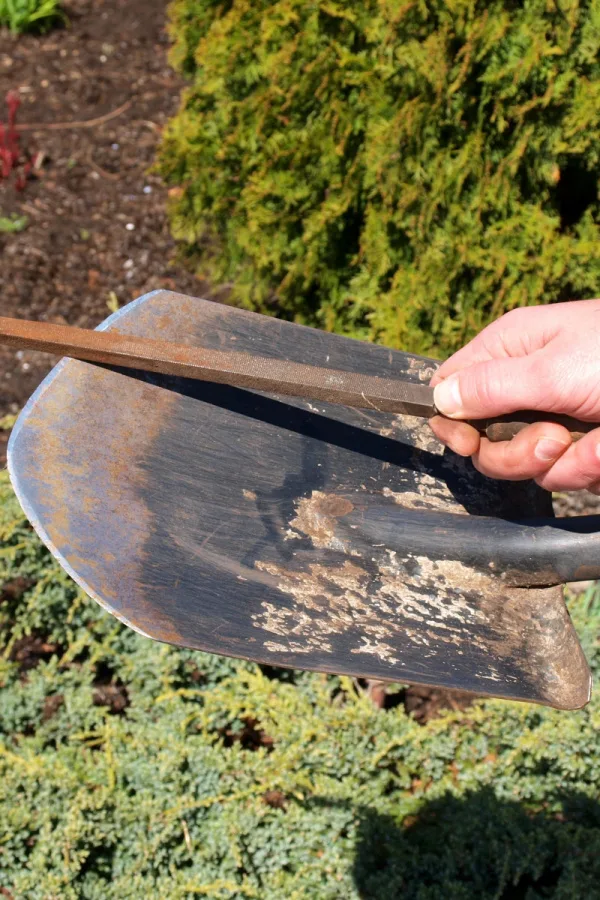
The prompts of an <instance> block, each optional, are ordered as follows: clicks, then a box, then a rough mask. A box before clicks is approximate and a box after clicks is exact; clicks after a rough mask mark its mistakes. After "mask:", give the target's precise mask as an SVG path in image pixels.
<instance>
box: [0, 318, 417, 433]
mask: <svg viewBox="0 0 600 900" xmlns="http://www.w3.org/2000/svg"><path fill="white" fill-rule="evenodd" d="M0 344H6V345H8V346H13V347H23V348H24V347H27V348H29V349H32V350H43V351H46V352H47V353H56V354H58V355H60V356H63V355H64V356H70V357H72V358H74V359H81V360H87V361H89V362H96V363H102V364H104V365H114V366H119V367H121V368H127V369H143V370H144V371H145V372H157V373H160V374H162V375H175V376H177V377H180V378H194V379H198V380H200V381H210V382H213V383H214V384H229V385H232V386H233V387H239V388H246V389H249V390H257V391H270V392H275V393H277V394H281V395H284V396H288V397H304V398H305V399H307V400H322V401H325V402H328V403H342V404H344V405H346V406H352V407H356V408H358V409H361V408H366V409H376V410H378V411H380V412H395V413H404V414H406V415H412V416H424V417H429V418H430V417H431V416H433V415H435V407H434V405H433V390H432V388H430V387H428V385H425V384H411V383H410V382H408V381H401V380H400V379H398V378H380V377H379V376H377V375H362V374H361V373H358V372H348V371H342V370H339V369H333V368H325V367H322V366H309V365H306V364H304V363H297V362H290V361H288V360H280V359H273V358H268V357H261V356H254V355H252V354H250V353H239V352H237V351H235V350H226V351H223V350H215V349H208V348H204V347H189V346H182V345H181V344H176V343H173V342H169V341H163V340H155V339H153V338H148V337H137V336H135V335H128V334H119V333H118V332H98V331H89V330H87V329H85V328H72V327H70V326H68V325H52V324H48V323H45V322H29V321H25V320H22V319H8V318H5V317H2V316H0Z"/></svg>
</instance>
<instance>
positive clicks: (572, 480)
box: [431, 300, 600, 494]
mask: <svg viewBox="0 0 600 900" xmlns="http://www.w3.org/2000/svg"><path fill="white" fill-rule="evenodd" d="M431 384H432V386H434V388H435V390H434V400H435V405H436V406H437V408H438V410H439V411H440V412H441V413H443V416H448V417H449V418H443V417H442V416H436V417H435V418H434V419H432V420H431V427H432V429H433V431H434V432H435V434H436V436H437V437H438V438H439V439H440V440H441V441H443V443H445V444H446V445H447V446H448V447H450V449H452V450H454V452H455V453H458V454H460V455H461V456H471V457H473V463H474V465H475V467H476V468H477V469H478V470H479V471H480V472H482V473H483V474H484V475H488V476H489V477H491V478H500V479H510V480H522V479H526V478H533V479H534V480H535V481H536V482H537V483H538V484H539V485H540V486H541V487H543V488H545V489H546V490H548V491H573V490H580V489H582V488H587V489H588V490H591V491H593V492H594V493H597V494H600V427H599V428H598V429H595V430H593V431H591V432H589V434H586V435H585V436H584V437H582V438H581V439H580V440H579V441H576V442H573V441H572V440H571V436H570V434H569V432H568V431H567V429H566V428H564V427H563V426H562V425H556V424H552V423H545V422H537V423H536V424H534V425H528V426H527V427H526V428H525V429H523V431H521V432H520V433H519V434H518V435H517V436H516V437H514V438H513V439H512V440H511V441H502V442H500V443H492V442H491V441H489V440H487V438H485V437H481V436H480V435H479V432H478V431H476V429H475V428H473V427H472V426H471V425H469V424H467V423H466V422H461V421H457V420H460V419H484V418H489V417H492V416H498V415H503V414H505V413H512V412H517V411H519V410H524V409H532V410H539V411H543V412H553V413H564V414H567V415H570V416H573V417H575V418H577V419H583V420H585V421H588V422H598V423H599V426H600V300H577V301H573V302H571V303H557V304H555V305H552V306H537V307H525V308H522V309H515V310H513V311H512V312H509V313H507V314H506V315H505V316H502V318H501V319H498V320H497V321H496V322H494V323H492V324H491V325H489V326H488V327H487V328H485V329H484V330H483V331H482V332H481V334H479V335H478V336H477V337H476V338H474V339H473V340H472V341H471V342H470V343H469V344H467V345H466V347H463V349H462V350H459V351H458V353H455V354H454V356H452V357H450V359H448V360H447V361H446V362H445V363H443V364H442V365H441V366H440V368H439V369H438V371H437V372H436V374H435V375H434V377H433V379H432V381H431Z"/></svg>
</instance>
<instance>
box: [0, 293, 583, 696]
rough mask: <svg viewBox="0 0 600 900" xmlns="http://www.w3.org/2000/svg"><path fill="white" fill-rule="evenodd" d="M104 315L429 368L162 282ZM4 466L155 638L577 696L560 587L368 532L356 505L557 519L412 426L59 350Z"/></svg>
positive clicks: (503, 690) (83, 577)
mask: <svg viewBox="0 0 600 900" xmlns="http://www.w3.org/2000/svg"><path fill="white" fill-rule="evenodd" d="M101 327H102V328H109V329H112V328H114V329H118V330H119V331H121V332H125V333H131V334H136V335H140V336H160V337H161V338H164V339H166V340H171V341H180V342H181V343H185V344H190V345H193V344H196V345H201V346H205V347H210V348H215V349H223V350H229V349H232V350H241V351H246V352H253V353H257V354H260V355H261V356H267V357H272V358H278V359H290V360H295V361H298V362H307V363H310V364H312V365H320V366H330V367H332V368H339V369H344V368H345V369H351V370H352V371H357V372H363V373H365V374H373V375H383V376H387V377H404V378H408V379H409V380H411V381H413V382H414V383H426V382H428V381H429V379H430V377H431V375H432V373H433V371H434V368H435V363H434V362H433V361H432V360H427V359H423V358H418V357H414V356H409V355H407V354H404V353H399V352H396V351H391V350H388V349H386V348H383V347H378V346H374V345H370V344H365V343H362V342H359V341H353V340H350V339H347V338H342V337H339V336H335V335H330V334H324V333H322V332H319V331H316V330H314V329H309V328H304V327H302V326H298V325H293V324H291V323H285V322H280V321H277V320H274V319H270V318H266V317H263V316H258V315H256V314H254V313H250V312H245V311H240V310H235V309H232V308H230V307H225V306H221V305H217V304H214V303H210V302H208V301H204V300H198V299H194V298H190V297H184V296H182V295H178V294H174V293H170V292H166V291H156V292H154V293H152V294H149V295H146V296H145V297H142V298H140V299H139V300H137V301H135V302H134V303H132V304H130V305H129V306H127V307H125V308H124V309H122V310H120V311H119V312H118V313H115V314H114V315H113V316H111V317H110V318H109V319H108V320H107V321H106V322H105V323H104V324H103V326H101ZM8 460H9V470H10V474H11V478H12V482H13V485H14V487H15V490H16V492H17V495H18V497H19V499H20V501H21V503H22V505H23V507H24V509H25V512H26V513H27V515H28V517H29V519H30V521H31V522H32V524H33V526H34V527H35V529H36V530H37V532H38V533H39V535H40V537H41V538H42V540H43V541H44V542H45V543H46V545H47V546H48V547H49V548H50V550H51V551H52V552H53V553H54V554H55V556H56V557H57V558H58V559H59V560H60V562H61V563H62V565H63V566H64V567H65V569H66V570H67V571H68V572H69V573H70V574H71V575H72V577H73V578H74V579H75V580H76V581H77V582H78V583H79V584H80V585H81V587H82V588H83V589H84V590H85V591H86V592H87V593H88V594H89V595H90V596H91V597H93V598H94V599H95V600H97V601H98V602H99V603H100V604H101V605H102V606H104V607H105V608H106V609H108V610H109V611H110V612H111V613H113V614H114V615H115V616H117V618H119V619H120V620H121V621H123V622H125V623H126V624H127V625H129V626H130V627H132V628H134V629H135V630H137V631H139V632H140V633H142V634H144V635H147V636H148V637H151V638H154V639H156V640H160V641H166V642H168V643H172V644H176V645H179V646H185V647H192V648H197V649H200V650H205V651H208V652H212V653H220V654H224V655H229V656H236V657H243V658H247V659H251V660H256V661H258V662H260V663H265V664H269V665H272V666H287V667H293V668H301V669H310V670H316V671H322V672H334V673H338V674H351V675H355V676H362V677H366V678H372V679H381V680H384V681H396V682H398V681H400V682H404V683H419V684H426V685H437V686H442V687H447V688H456V689H460V690H465V691H471V692H474V693H478V694H485V695H492V696H499V697H507V698H513V699H519V700H529V701H533V702H537V703H543V704H548V705H552V706H556V707H559V708H565V709H571V708H577V707H580V706H582V705H584V704H585V703H586V702H587V701H588V699H589V694H590V673H589V668H588V666H587V663H586V661H585V658H584V656H583V653H582V651H581V647H580V645H579V641H578V638H577V635H576V633H575V631H574V629H573V626H572V624H571V621H570V619H569V615H568V612H567V610H566V607H565V604H564V601H563V597H562V590H561V588H559V587H551V588H543V589H540V588H527V587H507V586H506V585H505V584H504V583H503V581H502V577H501V573H494V572H491V571H489V570H483V569H474V568H469V567H468V566H465V565H464V564H463V563H461V562H460V560H459V559H458V558H457V559H456V560H453V559H448V552H447V549H446V552H445V556H444V558H443V559H442V558H437V557H436V549H435V533H434V532H435V529H432V542H431V548H430V550H428V552H427V553H421V554H414V553H412V552H409V551H407V552H405V553H403V552H402V548H401V547H400V548H398V546H395V547H394V549H391V548H390V547H388V546H386V545H385V541H383V542H378V541H377V540H376V539H374V536H373V534H370V535H369V538H368V539H367V538H365V536H364V534H363V531H362V530H361V527H360V522H361V510H362V509H366V508H369V509H371V510H372V509H373V508H374V507H381V509H383V510H385V509H386V508H387V509H392V508H394V509H397V508H398V507H403V508H406V509H410V510H420V511H422V512H423V513H427V511H433V512H445V513H448V512H450V513H456V514H457V515H482V516H486V515H487V516H494V515H495V516H506V517H512V518H515V517H517V518H518V517H532V516H540V515H551V507H550V500H549V496H548V495H547V494H545V493H544V492H543V491H541V490H540V489H538V488H537V487H536V486H535V485H533V484H531V483H518V484H508V483H506V482H504V483H495V482H492V481H490V480H488V479H486V478H483V477H482V476H481V475H479V474H478V473H477V472H476V471H475V470H474V469H473V467H472V466H471V464H470V462H469V461H468V460H462V459H459V458H457V457H456V456H454V455H453V454H451V453H448V452H446V451H445V450H444V448H443V447H442V446H441V445H440V444H439V443H438V442H437V441H436V439H435V438H434V436H433V434H432V433H431V432H430V430H429V428H428V426H427V424H426V423H425V422H424V421H423V420H421V419H415V418H409V417H402V416H397V415H392V414H387V413H382V412H379V411H378V410H376V409H373V410H366V411H365V410H352V409H347V408H344V407H339V406H336V405H333V404H326V403H315V402H308V401H304V400H300V399H297V400H296V399H290V398H285V397H278V396H277V395H272V394H271V395H266V394H264V393H258V392H253V391H248V390H242V389H238V388H231V387H227V386H224V385H214V384H207V383H203V382H193V381H189V380H186V379H178V378H172V377H163V376H157V375H152V374H146V373H141V372H140V373H137V372H131V371H129V372H126V371H120V370H117V369H112V368H107V367H100V366H97V365H93V364H89V363H83V362H77V361H74V360H63V361H62V362H61V363H60V364H59V365H58V366H57V367H56V368H55V369H54V370H53V372H52V373H51V374H50V375H49V376H48V378H47V379H46V381H45V382H44V383H43V384H42V385H41V386H40V388H39V389H38V391H37V392H36V394H34V396H33V397H32V398H31V400H30V401H29V403H28V405H27V407H26V408H25V410H24V411H23V413H22V414H21V416H20V418H19V420H18V422H17V425H16V426H15V429H14V430H13V434H12V437H11V441H10V445H9V453H8ZM341 520H344V521H346V522H348V523H350V524H349V525H348V526H347V527H346V528H345V529H343V533H344V535H345V537H344V540H340V538H339V533H340V529H339V528H337V527H336V525H337V524H338V523H339V522H340V521H341ZM376 537H377V536H376V535H375V538H376Z"/></svg>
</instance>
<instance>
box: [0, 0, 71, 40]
mask: <svg viewBox="0 0 600 900" xmlns="http://www.w3.org/2000/svg"><path fill="white" fill-rule="evenodd" d="M62 18H63V16H62V14H61V11H60V5H59V3H58V0H0V27H1V26H3V25H4V26H6V27H8V28H10V30H11V31H12V32H14V33H15V34H18V33H20V32H22V31H43V30H45V29H46V28H49V27H50V26H51V25H52V24H54V23H56V22H58V21H60V20H61V19H62Z"/></svg>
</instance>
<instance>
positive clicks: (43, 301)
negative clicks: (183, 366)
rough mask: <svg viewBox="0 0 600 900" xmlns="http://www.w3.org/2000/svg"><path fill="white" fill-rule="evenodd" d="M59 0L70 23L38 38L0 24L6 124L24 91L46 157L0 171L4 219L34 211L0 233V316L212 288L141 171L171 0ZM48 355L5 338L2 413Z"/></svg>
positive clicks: (158, 111)
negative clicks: (24, 172) (27, 171)
mask: <svg viewBox="0 0 600 900" xmlns="http://www.w3.org/2000/svg"><path fill="white" fill-rule="evenodd" d="M63 6H64V8H65V10H66V12H67V15H68V19H69V23H68V26H66V27H64V28H60V29H55V30H53V31H51V32H50V33H49V34H47V35H45V36H42V37H39V36H22V37H19V38H14V37H12V36H11V35H10V34H9V33H8V32H6V31H3V32H0V122H1V121H4V122H6V119H7V110H6V107H5V106H4V95H5V93H6V92H8V91H13V92H16V93H18V96H19V98H20V100H21V106H20V108H19V110H18V113H17V131H18V132H19V133H20V146H21V149H22V151H23V154H22V157H23V159H26V158H27V157H28V158H30V159H33V158H35V157H36V155H37V160H38V164H39V163H40V162H41V165H40V167H39V169H38V170H37V171H35V172H34V173H32V174H31V175H30V176H29V177H28V179H27V182H26V184H25V186H24V188H23V189H22V190H18V189H17V185H16V180H17V179H16V177H15V174H18V173H13V175H11V177H10V178H8V179H4V180H0V217H7V216H10V215H11V214H18V215H19V216H27V218H28V225H27V227H26V228H25V230H23V231H21V232H20V233H17V234H15V233H13V234H6V233H2V232H0V259H1V264H2V269H1V271H2V279H1V289H0V314H2V315H7V316H18V317H23V318H34V319H41V320H45V321H50V322H67V323H68V324H70V325H79V326H83V327H94V326H96V325H97V324H98V323H99V322H101V321H102V319H104V318H106V316H107V315H108V314H109V308H108V306H107V304H108V302H109V300H110V298H111V292H112V294H114V295H115V296H116V298H117V300H118V302H119V303H120V304H124V303H128V302H129V301H130V300H132V299H134V298H135V297H138V296H140V295H141V294H143V293H145V292H147V291H150V290H153V289H155V288H161V287H164V288H168V289H171V290H178V291H183V292H184V293H189V294H195V295H197V296H203V295H206V293H207V289H206V285H204V284H202V283H201V282H199V281H198V280H197V279H196V278H195V277H194V276H193V275H192V274H191V273H190V272H188V271H186V270H185V269H184V268H182V267H180V266H178V265H177V264H176V263H174V262H173V261H172V259H173V255H174V249H175V248H174V242H173V240H172V239H171V237H170V234H169V228H168V223H167V219H166V200H167V197H166V189H165V187H164V186H163V185H162V184H161V182H160V180H159V179H158V178H157V176H156V175H153V174H152V173H151V172H150V171H149V170H150V167H151V165H152V162H153V160H154V156H155V151H156V146H157V143H158V141H159V139H160V134H161V130H162V128H163V127H164V125H165V123H166V122H167V120H168V119H169V118H170V117H171V116H172V115H173V113H174V112H175V110H176V108H177V104H178V101H179V96H180V92H181V88H182V82H181V80H180V78H179V77H178V76H177V75H176V74H175V73H174V72H173V71H172V69H171V68H170V67H169V65H168V63H167V49H168V36H167V34H166V31H165V23H166V6H167V2H166V0H67V2H65V3H63ZM113 299H114V298H113ZM53 362H54V360H53V359H52V358H51V357H43V356H41V355H40V354H38V353H34V352H22V353H21V352H14V351H11V350H8V349H5V348H1V347H0V418H1V417H2V416H4V415H6V414H8V413H15V412H17V411H18V410H19V409H20V408H21V407H22V405H23V403H24V402H25V401H26V400H27V398H28V397H29V395H30V394H31V392H32V391H33V390H34V389H35V387H36V386H37V385H38V384H39V382H40V380H41V378H42V377H43V376H44V375H45V374H46V372H47V371H48V369H49V368H50V366H51V365H52V363H53ZM0 434H2V433H1V432H0ZM2 438H4V440H2ZM5 444H6V435H5V434H4V435H2V437H0V465H1V464H2V463H3V461H4V460H3V456H4V449H5Z"/></svg>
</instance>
